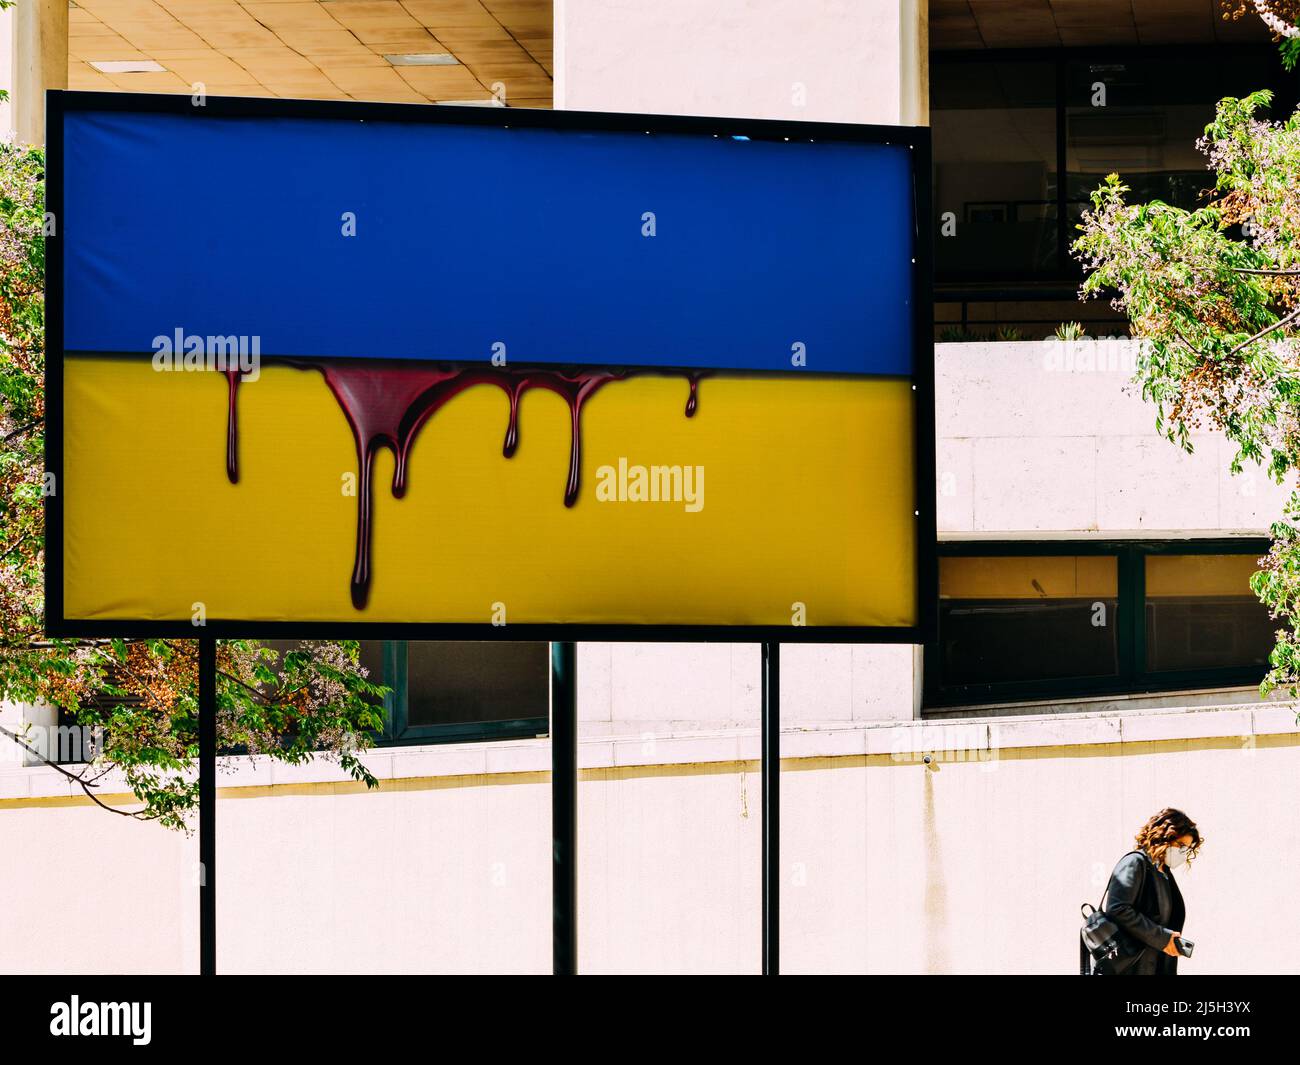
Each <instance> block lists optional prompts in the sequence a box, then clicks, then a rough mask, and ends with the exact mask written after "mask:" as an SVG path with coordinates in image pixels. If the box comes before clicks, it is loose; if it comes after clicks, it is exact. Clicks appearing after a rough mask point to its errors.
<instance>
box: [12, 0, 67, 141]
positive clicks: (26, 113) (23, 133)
mask: <svg viewBox="0 0 1300 1065" xmlns="http://www.w3.org/2000/svg"><path fill="white" fill-rule="evenodd" d="M3 19H4V24H5V25H4V29H3V30H0V47H5V45H6V44H7V46H8V47H7V48H6V53H7V54H6V56H5V58H4V59H0V72H3V70H4V62H5V60H6V59H7V61H8V65H9V72H8V73H9V77H8V78H7V79H6V81H5V84H4V85H3V86H0V87H3V88H5V89H8V90H9V104H8V106H7V107H5V108H4V109H3V110H2V111H0V126H2V127H3V128H0V135H12V136H13V137H15V138H16V139H17V140H18V141H20V142H22V143H24V144H44V143H45V90H46V89H66V88H67V87H68V0H18V2H17V4H15V6H14V7H11V8H9V9H8V10H6V11H4V12H3ZM6 38H7V40H6Z"/></svg>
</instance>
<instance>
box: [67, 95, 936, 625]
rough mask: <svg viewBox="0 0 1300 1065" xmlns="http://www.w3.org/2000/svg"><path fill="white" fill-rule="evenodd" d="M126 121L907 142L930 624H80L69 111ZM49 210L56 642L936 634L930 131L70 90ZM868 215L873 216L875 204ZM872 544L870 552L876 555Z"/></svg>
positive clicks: (917, 480) (923, 600)
mask: <svg viewBox="0 0 1300 1065" xmlns="http://www.w3.org/2000/svg"><path fill="white" fill-rule="evenodd" d="M74 111H80V112H86V111H89V112H124V113H150V114H154V113H161V114H172V115H185V116H189V117H191V118H192V119H193V120H194V121H196V122H201V121H204V119H206V118H235V117H240V118H252V117H263V118H334V119H352V120H356V121H386V122H411V123H426V124H452V125H474V126H502V127H506V128H509V127H529V128H542V129H559V130H606V131H620V132H627V131H652V132H659V133H681V134H702V135H711V136H715V137H724V136H745V137H749V138H750V139H751V140H764V139H766V140H786V139H791V140H795V139H800V140H804V139H806V140H829V141H847V142H855V143H864V144H900V143H903V144H907V145H908V146H909V148H910V149H911V151H912V163H913V167H912V173H913V205H912V209H913V216H914V234H915V241H914V244H915V261H914V263H913V267H912V283H913V293H914V301H913V302H914V306H913V351H912V357H913V375H912V377H911V381H912V384H913V386H914V389H915V417H914V421H915V429H916V444H915V454H914V456H913V459H914V471H913V472H914V485H915V489H914V490H915V499H916V511H917V513H916V519H917V535H916V565H915V580H916V596H917V600H916V601H917V623H916V624H915V625H911V626H881V627H866V626H795V625H753V626H740V625H629V624H618V625H592V624H562V623H556V624H519V625H515V624H511V625H501V626H496V625H492V624H489V623H486V622H485V623H482V624H475V623H414V622H413V623H400V622H375V621H366V620H364V619H363V618H355V619H352V618H348V619H339V620H337V621H328V622H308V623H296V622H256V621H241V620H229V619H211V620H209V621H207V623H206V624H205V625H204V626H203V627H202V629H199V628H196V627H195V626H193V625H192V624H190V622H189V621H185V620H177V621H131V620H95V619H90V620H86V619H82V620H78V619H70V618H68V617H67V616H66V614H65V612H64V600H63V572H64V566H63V547H64V543H63V501H62V491H63V409H62V408H63V360H64V349H63V304H64V294H63V267H64V256H63V240H64V239H65V235H66V234H65V227H64V226H63V224H62V212H63V181H64V170H63V167H64V160H63V120H64V116H65V114H66V113H68V112H74ZM46 129H47V137H46V141H47V149H46V151H47V158H46V209H47V211H50V212H52V213H53V216H54V218H55V220H56V225H55V229H54V232H53V234H52V235H51V236H50V237H49V238H47V241H46V265H47V268H46V290H45V302H46V322H47V325H46V397H47V407H46V409H47V422H48V428H47V432H46V437H45V463H46V469H47V470H48V471H49V472H50V473H52V474H53V475H54V478H55V480H54V485H55V491H54V493H53V494H51V495H47V497H46V500H45V522H46V543H47V545H48V548H47V555H46V567H45V608H46V631H47V632H48V633H49V634H50V635H52V636H78V637H105V636H135V637H141V636H155V637H160V638H174V639H185V638H195V637H197V636H199V635H209V636H216V637H229V638H249V637H250V636H254V635H256V636H257V637H260V638H265V639H272V638H304V639H308V638H318V639H328V638H340V637H342V636H344V635H346V636H347V637H349V638H358V637H364V638H366V639H393V640H535V641H556V640H560V641H566V640H609V641H638V642H677V641H692V642H704V641H713V640H718V641H726V642H746V641H749V642H756V641H773V640H780V641H784V642H787V643H922V642H924V641H925V639H926V638H927V636H928V635H929V634H930V633H932V632H933V631H934V619H935V613H934V606H935V603H934V596H935V588H936V587H937V585H936V583H935V581H936V565H937V563H936V561H935V557H936V556H935V553H934V543H935V501H934V478H935V473H934V470H935V458H934V455H935V441H934V364H933V340H932V336H933V323H932V317H933V310H932V307H933V301H932V297H931V285H930V275H931V247H930V245H931V234H930V192H929V188H930V180H929V175H930V132H929V130H928V129H926V128H924V127H902V126H875V125H860V126H859V125H851V124H846V123H829V122H806V123H795V122H783V121H771V120H763V119H748V118H745V119H742V118H736V119H731V118H699V117H691V116H662V115H630V114H614V113H602V112H583V111H545V110H511V109H508V108H480V107H456V106H443V107H439V106H431V105H422V104H386V103H351V102H346V103H345V102H339V101H331V100H276V99H259V98H244V97H208V98H207V100H206V103H205V105H204V106H202V107H195V106H193V105H192V104H191V102H190V98H189V97H188V96H185V95H148V94H143V93H101V92H61V91H51V92H49V93H47V94H46ZM863 209H864V210H867V209H870V207H869V206H868V205H864V208H863ZM864 546H865V545H864Z"/></svg>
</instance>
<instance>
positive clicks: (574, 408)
mask: <svg viewBox="0 0 1300 1065" xmlns="http://www.w3.org/2000/svg"><path fill="white" fill-rule="evenodd" d="M286 361H287V362H290V363H291V364H292V365H294V366H297V367H299V368H300V369H315V370H319V371H320V373H321V374H322V376H323V377H324V378H325V383H326V384H327V385H328V386H329V389H330V391H331V392H333V393H334V398H335V399H337V400H338V403H339V406H340V407H341V408H342V409H343V416H344V417H345V418H346V419H347V422H348V426H349V427H350V428H351V430H352V437H353V440H354V441H355V443H356V449H357V469H358V474H359V478H360V483H359V484H358V486H357V542H356V558H355V561H354V563H353V567H352V581H351V591H352V605H353V606H354V607H355V608H356V609H358V610H361V609H363V608H364V607H365V605H366V601H367V600H368V598H369V596H370V557H371V543H372V540H373V539H374V528H373V522H374V509H373V494H374V489H373V483H372V480H373V477H372V474H373V469H374V460H375V454H376V453H377V452H378V450H379V449H380V448H381V447H386V448H388V449H389V450H390V451H392V452H393V455H394V457H395V459H396V466H395V468H394V470H393V484H392V492H393V495H394V497H395V498H397V499H401V498H402V497H403V496H404V495H405V494H406V486H407V476H408V473H407V471H408V469H409V466H410V454H411V447H412V445H413V444H414V443H415V437H416V435H417V434H418V433H419V431H420V427H421V426H423V425H424V423H425V422H427V421H428V420H429V419H430V418H432V417H433V415H434V414H436V413H437V412H438V410H440V409H441V408H442V407H443V406H444V405H446V404H447V403H448V402H449V401H450V400H452V399H453V398H455V397H456V396H457V395H459V394H460V393H461V392H463V391H465V390H466V389H467V388H471V387H473V386H474V385H479V384H493V385H496V386H497V387H498V388H500V389H501V390H502V391H503V392H505V394H506V398H507V399H508V401H509V418H508V421H507V423H506V435H505V442H504V443H503V444H502V447H501V453H502V454H503V455H504V456H505V457H506V458H510V457H512V456H513V455H514V454H515V452H516V450H517V449H518V447H519V401H520V399H521V398H522V396H523V394H524V393H525V392H527V391H528V389H530V388H544V389H547V390H548V391H551V392H554V393H556V395H558V396H560V398H562V399H563V400H564V401H565V403H566V404H567V406H568V408H569V440H570V444H569V476H568V480H567V481H566V482H565V486H564V505H565V506H566V507H571V506H573V505H574V504H575V503H576V502H577V501H578V491H579V488H580V479H581V471H582V408H583V405H584V404H585V403H586V401H587V400H588V399H590V398H591V397H592V396H593V395H595V393H596V392H597V391H598V390H599V389H600V388H602V387H603V386H604V385H606V384H608V383H609V382H610V381H619V380H623V379H625V378H628V377H631V376H633V374H634V373H636V372H637V371H633V370H595V369H593V370H574V371H572V372H566V371H563V370H558V369H555V370H550V369H542V368H519V369H516V368H513V367H510V368H507V367H495V366H460V367H457V366H447V365H441V364H434V365H431V364H422V363H397V364H394V363H377V362H374V361H367V360H355V361H349V360H337V361H336V360H331V361H329V362H303V361H300V360H296V359H294V360H286ZM223 372H224V373H225V375H226V381H227V413H226V476H227V477H228V478H229V480H230V482H231V483H232V484H236V483H238V481H239V446H238V441H239V421H238V414H237V403H236V398H237V394H238V390H239V382H240V379H241V377H240V373H239V371H238V370H226V371H223ZM682 372H683V373H684V374H685V376H686V379H687V382H688V384H689V386H690V392H689V394H688V396H687V400H686V417H688V418H691V417H694V415H695V412H696V410H697V409H698V408H699V383H700V378H701V377H702V376H704V374H703V372H700V371H682Z"/></svg>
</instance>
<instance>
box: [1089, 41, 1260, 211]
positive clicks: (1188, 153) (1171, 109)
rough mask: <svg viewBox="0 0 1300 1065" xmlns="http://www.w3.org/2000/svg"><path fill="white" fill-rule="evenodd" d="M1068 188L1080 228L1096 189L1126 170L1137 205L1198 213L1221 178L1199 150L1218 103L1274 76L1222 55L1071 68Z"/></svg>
mask: <svg viewBox="0 0 1300 1065" xmlns="http://www.w3.org/2000/svg"><path fill="white" fill-rule="evenodd" d="M1066 78H1067V81H1066V84H1067V89H1066V104H1067V106H1066V174H1067V178H1066V189H1067V194H1068V199H1069V207H1068V215H1069V218H1070V222H1071V232H1073V226H1074V224H1075V223H1076V222H1077V221H1078V219H1079V217H1080V216H1081V214H1082V212H1083V210H1084V209H1085V208H1086V207H1087V206H1088V204H1089V196H1090V194H1091V193H1092V190H1093V189H1095V188H1096V187H1097V186H1098V185H1100V184H1101V183H1102V182H1103V181H1104V180H1105V178H1106V175H1107V174H1111V173H1118V174H1119V175H1120V176H1121V177H1122V178H1123V179H1124V183H1125V184H1126V185H1128V186H1129V187H1130V188H1131V189H1132V190H1133V191H1132V193H1131V194H1130V196H1129V199H1130V201H1131V202H1134V203H1138V202H1150V201H1151V200H1163V201H1164V202H1165V203H1169V204H1173V205H1174V206H1176V207H1183V208H1188V209H1191V208H1194V207H1196V206H1198V205H1200V204H1201V203H1203V202H1204V193H1205V192H1206V191H1207V190H1209V189H1210V188H1212V187H1213V184H1214V178H1213V175H1212V174H1210V173H1209V171H1208V170H1207V169H1206V159H1205V156H1204V155H1202V154H1201V153H1200V152H1199V151H1197V149H1196V142H1197V140H1198V138H1200V137H1201V136H1203V135H1204V133H1205V126H1206V124H1207V123H1208V122H1209V121H1210V120H1211V119H1212V118H1214V109H1215V105H1216V104H1217V103H1218V101H1219V100H1221V99H1222V98H1223V97H1225V96H1244V95H1245V94H1247V93H1249V92H1252V91H1254V90H1255V89H1259V88H1263V87H1265V86H1266V83H1267V82H1269V81H1270V80H1271V74H1270V72H1269V70H1268V68H1266V67H1262V66H1261V64H1260V62H1259V60H1258V59H1254V58H1243V57H1240V56H1222V57H1220V58H1219V59H1217V60H1216V61H1215V62H1214V63H1211V64H1195V65H1189V64H1188V62H1187V60H1186V58H1183V57H1177V58H1169V59H1164V58H1153V57H1140V58H1137V59H1125V60H1123V61H1113V60H1112V61H1107V60H1105V59H1096V60H1091V61H1081V60H1080V61H1075V62H1071V63H1069V64H1068V66H1067V75H1066Z"/></svg>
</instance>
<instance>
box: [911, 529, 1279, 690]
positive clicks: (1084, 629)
mask: <svg viewBox="0 0 1300 1065" xmlns="http://www.w3.org/2000/svg"><path fill="white" fill-rule="evenodd" d="M1072 550H1073V552H1074V553H1071V551H1072ZM1266 550H1267V542H1266V541H1262V540H1259V541H1233V542H1231V543H1229V544H1225V543H1224V542H1223V541H1211V542H1206V543H1205V544H1203V545H1202V544H1197V545H1195V546H1192V545H1189V544H1188V543H1187V541H1177V542H1170V541H1135V542H1132V543H1128V544H1124V543H1116V544H1106V545H1104V546H1101V545H1097V546H1095V547H1089V548H1088V549H1086V550H1085V549H1083V545H1081V544H1075V545H1071V544H1068V543H1055V544H1031V543H1025V544H1012V543H998V544H987V545H978V546H977V545H974V544H941V545H940V558H939V638H938V644H937V646H934V647H929V648H927V649H926V654H925V688H926V692H925V700H926V704H927V706H931V707H940V706H960V705H966V704H979V703H998V702H1028V701H1034V700H1044V699H1070V698H1078V697H1082V696H1087V695H1100V694H1104V693H1118V692H1130V693H1136V692H1158V691H1176V690H1178V689H1180V688H1181V689H1187V688H1212V687H1229V686H1238V685H1244V684H1254V683H1257V682H1258V681H1259V680H1260V679H1262V677H1263V676H1264V673H1265V671H1266V669H1267V665H1268V655H1269V652H1270V651H1271V650H1272V648H1273V643H1274V638H1275V637H1274V630H1275V629H1276V628H1277V627H1278V623H1277V622H1275V621H1273V620H1272V619H1270V618H1269V616H1268V611H1267V610H1266V609H1265V608H1264V607H1263V605H1261V604H1260V602H1259V600H1258V599H1257V598H1256V597H1255V594H1254V592H1252V591H1251V589H1250V578H1251V575H1252V574H1253V573H1254V572H1255V571H1256V570H1257V569H1258V568H1259V566H1258V559H1259V556H1260V555H1262V554H1263V553H1264V552H1265V551H1266ZM1034 552H1038V553H1037V554H1035V553H1034Z"/></svg>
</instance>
